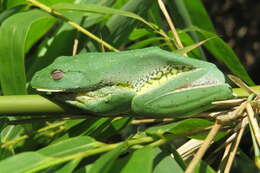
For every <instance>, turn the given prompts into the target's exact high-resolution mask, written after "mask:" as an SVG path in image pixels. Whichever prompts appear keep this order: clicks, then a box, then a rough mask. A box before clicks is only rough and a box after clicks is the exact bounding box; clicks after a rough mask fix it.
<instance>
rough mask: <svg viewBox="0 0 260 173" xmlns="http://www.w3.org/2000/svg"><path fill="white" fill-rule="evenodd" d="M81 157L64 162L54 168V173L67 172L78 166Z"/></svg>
mask: <svg viewBox="0 0 260 173" xmlns="http://www.w3.org/2000/svg"><path fill="white" fill-rule="evenodd" d="M80 161H81V159H75V160H72V161H70V162H69V163H67V164H65V165H64V166H63V167H62V168H60V169H58V170H55V173H69V172H73V170H74V169H75V168H76V167H77V166H78V164H79V162H80ZM52 172H53V171H52Z"/></svg>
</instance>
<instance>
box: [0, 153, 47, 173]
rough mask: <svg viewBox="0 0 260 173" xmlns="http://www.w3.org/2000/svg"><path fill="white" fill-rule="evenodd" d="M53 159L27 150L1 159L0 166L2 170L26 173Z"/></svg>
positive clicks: (9, 172)
mask: <svg viewBox="0 0 260 173" xmlns="http://www.w3.org/2000/svg"><path fill="white" fill-rule="evenodd" d="M51 161H52V159H51V158H48V157H45V156H43V155H41V154H39V153H36V152H26V153H22V154H18V155H15V156H13V157H9V158H7V159H5V160H3V161H1V162H0V168H1V172H6V173H7V172H8V173H24V172H26V171H31V170H32V169H33V168H37V167H38V166H40V165H42V164H46V163H48V162H51Z"/></svg>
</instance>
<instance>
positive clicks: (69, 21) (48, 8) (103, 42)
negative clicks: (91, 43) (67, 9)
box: [26, 0, 119, 52]
mask: <svg viewBox="0 0 260 173" xmlns="http://www.w3.org/2000/svg"><path fill="white" fill-rule="evenodd" d="M26 1H27V2H28V3H30V4H32V5H33V6H35V7H38V8H40V9H42V10H44V11H46V12H48V13H50V14H51V15H53V16H55V17H57V18H59V19H62V20H64V21H65V22H67V24H69V25H70V26H72V27H74V28H75V29H77V30H78V31H80V32H82V33H83V34H85V35H86V36H88V37H90V38H92V39H93V40H95V41H97V42H98V43H100V44H101V45H103V46H104V47H106V48H107V49H109V50H112V51H115V52H118V51H119V50H117V49H116V48H114V47H113V46H111V45H110V44H108V43H107V42H105V41H103V40H101V39H100V38H98V37H97V36H95V35H94V34H92V33H91V32H89V31H88V30H86V29H85V28H83V27H81V26H80V25H79V24H77V23H75V22H73V21H71V20H70V19H68V18H67V17H65V16H64V15H62V14H61V13H59V12H57V11H55V10H54V9H52V8H50V7H48V6H46V5H44V4H42V3H40V2H38V1H36V0H26Z"/></svg>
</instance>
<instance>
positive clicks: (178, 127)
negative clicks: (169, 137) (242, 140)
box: [146, 118, 213, 134]
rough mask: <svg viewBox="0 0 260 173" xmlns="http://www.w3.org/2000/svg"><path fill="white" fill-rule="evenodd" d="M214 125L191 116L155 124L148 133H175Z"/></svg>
mask: <svg viewBox="0 0 260 173" xmlns="http://www.w3.org/2000/svg"><path fill="white" fill-rule="evenodd" d="M211 125H213V123H212V122H210V121H208V120H204V119H199V118H189V119H185V120H182V121H178V122H174V123H169V124H166V125H160V126H154V127H151V128H148V129H147V130H146V133H148V134H157V133H160V134H163V133H166V132H168V133H173V134H183V133H188V132H192V131H194V130H196V129H197V130H199V129H203V128H205V127H208V126H211Z"/></svg>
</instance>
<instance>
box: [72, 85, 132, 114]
mask: <svg viewBox="0 0 260 173" xmlns="http://www.w3.org/2000/svg"><path fill="white" fill-rule="evenodd" d="M134 95H135V92H134V91H132V90H131V89H129V88H126V87H121V86H109V87H104V88H101V89H99V90H96V91H91V92H88V93H86V94H84V93H83V94H80V95H77V96H76V97H75V100H73V101H68V102H69V103H70V104H73V105H75V106H77V107H79V108H81V109H84V110H87V111H91V112H94V113H98V114H118V113H122V112H126V111H129V109H130V107H131V100H132V98H133V96H134Z"/></svg>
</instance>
